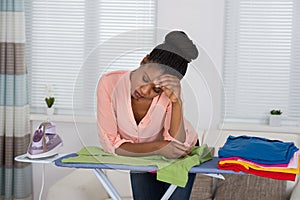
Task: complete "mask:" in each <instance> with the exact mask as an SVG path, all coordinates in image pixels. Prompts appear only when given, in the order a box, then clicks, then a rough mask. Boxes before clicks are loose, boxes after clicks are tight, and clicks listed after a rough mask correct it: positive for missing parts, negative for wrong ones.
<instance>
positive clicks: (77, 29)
mask: <svg viewBox="0 0 300 200" xmlns="http://www.w3.org/2000/svg"><path fill="white" fill-rule="evenodd" d="M25 14H26V39H27V41H26V45H27V47H26V60H27V66H28V72H29V89H30V105H31V112H32V113H44V109H45V107H46V104H45V102H44V98H45V96H47V95H49V94H47V92H46V86H47V85H50V86H51V88H52V89H51V93H52V94H51V95H52V96H54V97H55V98H56V102H55V104H54V105H55V109H56V114H73V111H74V106H81V108H84V109H85V110H87V111H88V113H90V112H92V111H94V110H95V88H96V83H95V81H97V80H98V78H99V77H97V76H98V75H101V73H99V72H100V71H101V70H102V71H113V70H119V69H129V70H130V69H133V68H136V67H137V66H138V64H139V61H140V60H141V59H142V58H143V56H145V55H146V54H147V53H148V52H147V51H148V50H149V49H147V48H143V47H149V46H154V42H155V31H154V28H155V26H156V24H155V23H156V18H155V16H156V1H155V0H93V1H85V0H64V1H60V0H51V1H50V0H48V1H46V0H32V1H25ZM134 30H137V31H134ZM141 30H142V31H141ZM133 33H134V34H133ZM137 46H138V47H141V48H140V49H138V50H137V49H136V47H137ZM122 48H123V50H124V51H125V50H126V51H128V50H131V52H129V53H128V52H127V53H124V51H120V50H121V49H122ZM93 52H97V53H99V52H101V55H97V56H91V55H93ZM120 53H122V55H120ZM91 63H92V66H97V68H95V67H94V68H93V67H92V68H89V64H91ZM95 70H96V71H95ZM75 93H76V94H75ZM74 94H75V95H74ZM79 104H81V105H79Z"/></svg>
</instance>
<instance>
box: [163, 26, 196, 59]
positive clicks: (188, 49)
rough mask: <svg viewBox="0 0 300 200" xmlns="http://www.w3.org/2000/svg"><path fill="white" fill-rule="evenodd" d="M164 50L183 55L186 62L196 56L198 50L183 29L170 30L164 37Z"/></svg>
mask: <svg viewBox="0 0 300 200" xmlns="http://www.w3.org/2000/svg"><path fill="white" fill-rule="evenodd" d="M164 44H165V45H166V46H165V48H166V49H165V48H164V49H165V50H169V51H171V52H173V53H176V54H178V55H179V56H181V57H183V58H184V59H185V60H187V61H188V62H191V61H192V60H194V59H196V58H197V57H198V54H199V53H198V50H197V47H196V45H194V44H193V41H192V40H190V39H189V38H188V36H187V35H186V34H185V33H184V32H183V31H172V32H170V33H168V34H167V35H166V37H165V42H164Z"/></svg>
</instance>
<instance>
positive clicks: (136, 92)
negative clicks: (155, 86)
mask: <svg viewBox="0 0 300 200" xmlns="http://www.w3.org/2000/svg"><path fill="white" fill-rule="evenodd" d="M134 94H135V96H136V97H137V98H138V99H140V98H143V96H142V95H140V93H139V92H138V91H135V92H134Z"/></svg>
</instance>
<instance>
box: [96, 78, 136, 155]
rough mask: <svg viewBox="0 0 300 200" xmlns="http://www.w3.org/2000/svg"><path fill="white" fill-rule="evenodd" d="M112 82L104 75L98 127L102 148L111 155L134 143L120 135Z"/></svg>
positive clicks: (100, 90) (99, 101)
mask: <svg viewBox="0 0 300 200" xmlns="http://www.w3.org/2000/svg"><path fill="white" fill-rule="evenodd" d="M113 87H114V86H112V82H111V81H110V80H108V79H107V77H106V76H105V75H104V76H102V77H101V79H100V80H99V83H98V87H97V127H98V136H99V140H100V143H101V145H102V148H103V149H104V150H105V151H106V152H109V153H112V154H115V149H116V148H118V147H119V146H120V145H122V144H123V143H125V142H131V143H132V142H133V141H131V140H128V139H122V137H121V135H120V134H119V133H118V126H117V120H116V115H115V112H114V108H113V102H112V94H113Z"/></svg>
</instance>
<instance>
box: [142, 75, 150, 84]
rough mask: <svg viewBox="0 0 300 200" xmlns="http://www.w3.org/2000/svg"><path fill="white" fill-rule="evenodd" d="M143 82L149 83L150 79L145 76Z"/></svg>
mask: <svg viewBox="0 0 300 200" xmlns="http://www.w3.org/2000/svg"><path fill="white" fill-rule="evenodd" d="M143 81H144V82H145V83H148V81H149V79H148V77H147V76H146V75H144V76H143Z"/></svg>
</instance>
